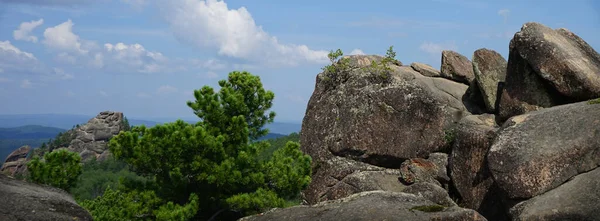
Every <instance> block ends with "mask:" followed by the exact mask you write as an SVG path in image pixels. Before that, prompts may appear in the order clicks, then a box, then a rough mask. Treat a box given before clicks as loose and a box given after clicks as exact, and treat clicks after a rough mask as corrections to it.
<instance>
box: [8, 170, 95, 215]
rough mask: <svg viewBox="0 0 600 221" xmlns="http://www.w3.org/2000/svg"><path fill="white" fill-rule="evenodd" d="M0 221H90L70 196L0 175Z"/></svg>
mask: <svg viewBox="0 0 600 221" xmlns="http://www.w3.org/2000/svg"><path fill="white" fill-rule="evenodd" d="M0 202H1V203H0V204H1V206H0V221H14V220H36V221H54V220H78V221H87V220H89V221H91V220H93V219H92V216H91V215H90V214H89V213H88V212H87V211H86V210H85V209H83V208H81V207H80V206H79V205H77V203H76V202H75V200H74V199H73V197H71V196H70V195H69V193H67V192H65V191H63V190H61V189H57V188H53V187H50V186H42V185H37V184H33V183H28V182H25V181H21V180H16V179H13V178H10V177H7V176H5V175H2V174H0Z"/></svg>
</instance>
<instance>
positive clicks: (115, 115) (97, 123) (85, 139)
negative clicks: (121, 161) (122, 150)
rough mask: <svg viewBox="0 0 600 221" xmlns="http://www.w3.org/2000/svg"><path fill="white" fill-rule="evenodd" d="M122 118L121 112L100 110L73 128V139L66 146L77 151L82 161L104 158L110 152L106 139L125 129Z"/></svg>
mask: <svg viewBox="0 0 600 221" xmlns="http://www.w3.org/2000/svg"><path fill="white" fill-rule="evenodd" d="M123 120H124V118H123V113H121V112H113V111H103V112H100V113H99V114H98V115H97V116H96V117H94V118H92V119H90V120H89V121H88V122H87V123H86V124H84V125H82V126H80V127H78V128H75V134H76V136H75V139H73V141H71V144H70V145H69V146H68V147H66V148H67V149H68V150H70V151H74V152H77V153H79V155H80V156H81V158H82V159H83V161H87V160H90V159H92V158H95V159H98V160H103V159H106V158H107V157H108V156H109V155H110V154H111V153H110V151H109V150H108V140H109V139H110V138H112V137H113V136H115V135H117V134H119V132H121V131H122V130H124V129H125V127H126V125H124V122H123Z"/></svg>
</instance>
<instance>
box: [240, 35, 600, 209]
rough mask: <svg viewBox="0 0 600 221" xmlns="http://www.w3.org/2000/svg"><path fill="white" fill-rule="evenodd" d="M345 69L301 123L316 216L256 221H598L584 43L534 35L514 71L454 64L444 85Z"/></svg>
mask: <svg viewBox="0 0 600 221" xmlns="http://www.w3.org/2000/svg"><path fill="white" fill-rule="evenodd" d="M345 58H347V59H349V62H348V64H349V65H350V67H349V68H347V69H339V70H337V71H333V72H330V71H325V72H323V73H320V74H318V76H317V79H316V85H315V90H314V92H313V95H312V96H311V99H310V101H309V103H308V107H307V110H306V115H305V117H304V120H303V124H302V131H301V133H300V136H301V139H300V142H301V148H302V150H303V151H304V152H305V153H307V154H309V155H310V156H311V157H312V159H313V165H312V168H313V177H312V183H311V184H310V185H309V187H308V188H307V189H306V190H305V191H304V192H303V197H304V200H305V204H307V205H303V206H297V207H291V208H286V209H275V210H272V211H270V212H267V213H264V214H262V215H256V216H252V217H246V218H244V219H245V220H284V219H293V220H327V219H343V220H345V219H351V220H379V219H390V220H395V219H397V220H430V219H431V218H433V217H435V219H436V220H485V219H486V218H487V219H489V220H597V219H598V216H597V214H598V211H599V210H600V203H598V202H599V201H600V182H598V180H600V179H599V177H598V174H599V172H598V171H599V170H600V100H598V101H594V102H590V101H588V100H590V99H594V98H599V97H600V55H599V54H598V53H597V52H596V51H595V50H594V49H593V48H591V47H590V46H589V45H588V44H587V43H586V42H585V41H584V40H583V39H581V38H580V37H578V36H577V35H575V34H573V33H571V32H570V31H568V30H566V29H557V30H552V29H550V28H548V27H546V26H544V25H542V24H539V23H526V24H524V25H523V27H522V28H521V30H520V31H519V32H517V33H516V34H515V35H514V38H513V39H512V40H511V41H510V51H509V57H508V62H507V61H506V60H505V59H504V58H503V57H502V56H501V55H500V54H499V53H497V52H495V51H492V50H489V49H485V48H482V49H479V50H477V51H475V52H474V53H473V59H472V62H471V61H469V60H468V59H467V58H466V57H465V56H462V55H460V54H458V53H457V52H453V51H444V52H443V53H442V66H441V70H440V71H439V72H438V71H437V70H435V69H434V68H432V67H431V66H428V65H425V64H421V63H412V64H411V65H410V66H404V65H402V63H401V62H398V63H395V64H391V65H390V71H389V73H388V72H385V71H384V72H382V71H381V69H373V68H369V66H370V64H371V63H372V62H373V61H375V62H379V61H380V60H381V59H382V57H380V56H376V55H352V56H347V57H345ZM395 178H396V179H395ZM416 202H419V203H416ZM421 202H423V203H421ZM425 202H427V203H425ZM415 203H416V204H419V205H423V204H427V205H432V207H431V208H430V209H432V208H434V207H435V208H438V209H439V210H435V209H433V210H434V211H430V212H429V213H422V212H416V211H414V210H411V209H410V208H413V207H414V206H416V204H415ZM456 205H460V206H461V207H465V208H468V209H462V208H459V207H458V206H456ZM373 211H376V212H373ZM407 211H412V213H410V214H411V216H410V217H409V216H406V214H408V213H406V212H407ZM475 211H476V212H475ZM459 214H460V215H459ZM464 214H469V215H468V216H463V215H464ZM484 216H485V217H486V218H483V217H484Z"/></svg>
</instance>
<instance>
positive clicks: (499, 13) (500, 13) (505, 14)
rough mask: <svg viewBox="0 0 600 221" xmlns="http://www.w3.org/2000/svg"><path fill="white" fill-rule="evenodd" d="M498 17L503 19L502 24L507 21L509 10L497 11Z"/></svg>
mask: <svg viewBox="0 0 600 221" xmlns="http://www.w3.org/2000/svg"><path fill="white" fill-rule="evenodd" d="M498 15H500V16H502V17H503V18H504V23H506V21H507V20H508V16H509V15H510V10H508V9H500V10H498Z"/></svg>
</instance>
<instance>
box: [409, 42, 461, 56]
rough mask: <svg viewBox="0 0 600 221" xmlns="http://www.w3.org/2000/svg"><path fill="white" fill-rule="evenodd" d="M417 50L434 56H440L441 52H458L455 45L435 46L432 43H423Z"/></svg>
mask: <svg viewBox="0 0 600 221" xmlns="http://www.w3.org/2000/svg"><path fill="white" fill-rule="evenodd" d="M419 49H420V50H421V51H424V52H426V53H428V54H431V55H434V56H441V53H442V51H443V50H453V51H456V50H458V47H457V46H456V44H455V43H444V44H436V43H432V42H424V43H423V44H421V46H419Z"/></svg>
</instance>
